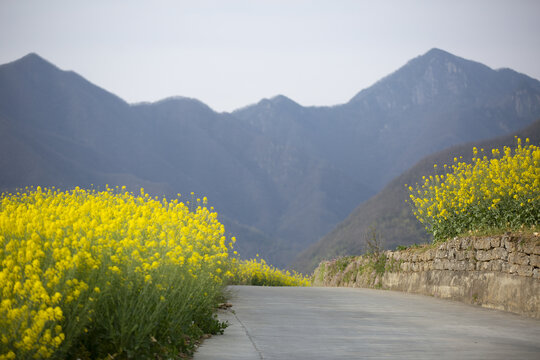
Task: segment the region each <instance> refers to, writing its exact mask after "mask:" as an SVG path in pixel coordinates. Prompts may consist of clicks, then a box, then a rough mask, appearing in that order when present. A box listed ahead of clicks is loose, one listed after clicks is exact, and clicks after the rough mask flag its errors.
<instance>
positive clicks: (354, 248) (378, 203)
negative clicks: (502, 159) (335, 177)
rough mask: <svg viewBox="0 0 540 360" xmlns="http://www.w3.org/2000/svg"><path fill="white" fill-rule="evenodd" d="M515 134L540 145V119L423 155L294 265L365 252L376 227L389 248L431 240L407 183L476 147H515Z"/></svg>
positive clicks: (307, 267)
mask: <svg viewBox="0 0 540 360" xmlns="http://www.w3.org/2000/svg"><path fill="white" fill-rule="evenodd" d="M514 136H518V137H520V138H522V139H526V138H529V139H530V141H531V143H532V144H540V119H539V120H537V121H536V122H534V123H533V124H532V125H529V126H528V127H527V128H525V129H523V130H520V131H518V132H516V133H514V134H511V135H506V136H503V137H498V138H495V139H489V140H483V141H476V142H470V143H466V144H462V145H457V146H453V147H450V148H448V149H445V150H442V151H439V152H437V153H435V154H432V155H429V156H427V157H425V158H423V159H422V160H420V161H419V162H418V163H416V164H415V165H414V166H413V167H411V168H410V169H408V170H407V171H405V172H404V173H403V174H401V175H400V176H398V177H396V178H395V179H394V180H392V181H391V182H390V183H389V184H388V185H386V186H385V187H384V189H383V190H381V191H380V192H379V193H378V194H377V195H376V196H374V197H372V198H371V199H369V200H367V201H366V202H364V203H362V204H361V205H360V206H359V207H358V208H356V209H355V210H354V211H353V212H352V213H351V214H350V215H349V216H348V217H347V219H345V220H344V221H343V222H341V223H340V224H339V225H338V226H337V227H336V228H335V229H334V230H332V231H331V232H330V233H329V234H327V235H326V236H325V237H323V238H322V239H321V240H320V241H318V242H317V243H316V244H314V245H312V246H310V247H309V248H308V249H306V250H305V251H303V252H302V253H301V254H300V255H299V256H298V257H297V258H296V259H295V261H294V262H293V264H292V266H293V267H295V268H297V269H299V270H301V271H303V272H306V273H309V272H312V271H313V270H314V269H315V268H316V267H317V265H318V264H319V263H320V262H321V261H322V260H324V259H331V258H335V257H338V256H344V255H357V254H361V253H364V252H365V250H366V248H365V246H366V244H365V237H366V235H367V234H368V232H369V231H370V229H371V228H372V227H373V226H375V228H376V230H377V232H378V233H379V234H380V236H381V239H382V241H383V243H382V245H383V246H384V247H385V248H386V249H394V248H395V247H396V246H398V245H412V244H415V243H418V244H421V243H426V242H429V241H431V240H432V238H431V236H430V235H429V234H428V233H427V232H426V230H425V229H424V227H423V225H422V224H421V223H420V222H419V221H417V220H416V218H415V217H414V215H413V213H412V210H411V206H410V204H408V203H406V200H407V199H408V196H409V192H408V190H407V188H406V187H405V184H416V183H421V182H422V176H429V175H435V172H434V169H433V165H434V164H438V165H444V164H448V165H451V164H452V163H453V159H454V157H458V158H459V157H460V156H463V159H464V161H470V160H471V158H472V155H473V154H472V149H473V147H477V148H478V149H482V148H483V149H494V148H498V149H502V148H503V147H505V146H508V147H514V146H515V144H516V141H515V138H514ZM501 153H502V152H501Z"/></svg>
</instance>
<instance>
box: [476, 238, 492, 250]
mask: <svg viewBox="0 0 540 360" xmlns="http://www.w3.org/2000/svg"><path fill="white" fill-rule="evenodd" d="M474 248H475V249H477V250H489V249H491V238H482V239H476V241H475V242H474Z"/></svg>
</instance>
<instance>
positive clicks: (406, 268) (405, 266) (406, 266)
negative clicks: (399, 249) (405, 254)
mask: <svg viewBox="0 0 540 360" xmlns="http://www.w3.org/2000/svg"><path fill="white" fill-rule="evenodd" d="M409 267H410V263H409V262H403V263H401V265H400V268H401V270H402V271H409Z"/></svg>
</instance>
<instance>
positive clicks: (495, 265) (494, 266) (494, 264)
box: [489, 260, 503, 271]
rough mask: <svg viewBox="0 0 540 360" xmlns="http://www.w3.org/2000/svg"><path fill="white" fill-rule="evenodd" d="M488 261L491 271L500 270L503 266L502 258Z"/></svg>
mask: <svg viewBox="0 0 540 360" xmlns="http://www.w3.org/2000/svg"><path fill="white" fill-rule="evenodd" d="M489 263H490V266H491V271H502V267H503V261H502V260H492V261H490V262H489Z"/></svg>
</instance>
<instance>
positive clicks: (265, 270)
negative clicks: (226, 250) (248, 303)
mask: <svg viewBox="0 0 540 360" xmlns="http://www.w3.org/2000/svg"><path fill="white" fill-rule="evenodd" d="M233 269H234V270H233V271H232V273H233V276H232V279H231V280H232V283H234V284H238V285H264V286H310V285H311V280H310V279H309V278H307V277H305V276H304V275H302V274H299V273H297V272H296V271H294V270H293V271H292V273H291V272H290V271H283V270H279V269H276V268H275V267H273V266H271V265H268V264H267V263H266V261H265V260H264V259H260V258H258V257H257V258H255V259H251V260H240V261H238V262H236V261H235V262H234V263H233Z"/></svg>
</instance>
